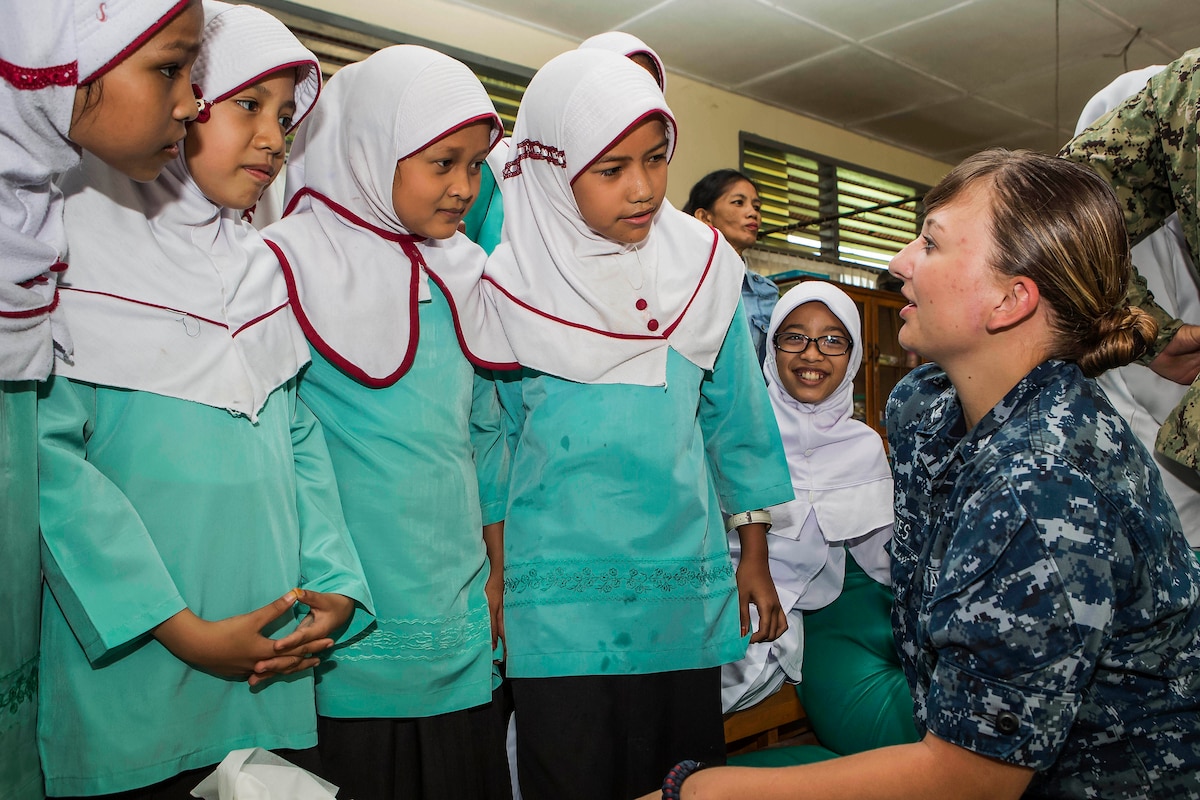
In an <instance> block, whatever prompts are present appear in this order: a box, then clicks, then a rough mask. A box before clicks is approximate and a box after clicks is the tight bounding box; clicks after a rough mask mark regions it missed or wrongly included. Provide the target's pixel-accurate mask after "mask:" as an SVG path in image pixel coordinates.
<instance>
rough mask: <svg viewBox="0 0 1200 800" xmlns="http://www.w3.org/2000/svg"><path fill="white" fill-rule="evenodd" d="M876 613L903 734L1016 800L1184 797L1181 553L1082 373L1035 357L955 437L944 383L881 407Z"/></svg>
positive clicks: (1196, 575) (1189, 763) (1197, 656)
mask: <svg viewBox="0 0 1200 800" xmlns="http://www.w3.org/2000/svg"><path fill="white" fill-rule="evenodd" d="M887 419H888V439H889V442H890V444H891V450H892V454H893V456H894V469H895V481H896V523H895V536H894V538H893V539H892V544H891V548H892V558H893V567H892V580H893V587H894V589H895V594H896V603H895V606H894V608H893V619H892V621H893V625H894V626H895V630H896V641H897V644H898V646H899V648H900V655H901V661H902V662H903V665H904V670H905V673H906V676H907V678H908V682H909V685H910V687H911V688H912V691H913V696H914V708H915V716H916V722H917V728H918V730H920V731H921V732H922V734H923V733H924V732H925V731H926V730H928V731H930V732H932V733H933V734H934V735H936V736H938V737H939V738H941V739H944V740H946V741H948V742H951V743H953V744H956V745H959V746H961V747H964V748H966V749H968V750H971V751H973V752H975V753H979V754H981V755H985V756H989V757H992V758H996V759H999V760H1001V761H1005V762H1008V763H1012V764H1018V765H1022V766H1026V767H1030V768H1032V769H1034V770H1036V774H1035V776H1034V778H1033V781H1032V783H1031V784H1030V786H1029V789H1028V790H1027V792H1026V794H1025V796H1026V797H1045V798H1154V800H1166V799H1167V798H1185V797H1186V798H1195V797H1200V564H1198V563H1197V561H1196V558H1195V557H1194V556H1193V555H1192V552H1191V550H1190V549H1189V548H1188V545H1187V542H1186V541H1185V540H1184V538H1183V535H1182V533H1181V532H1180V530H1179V521H1178V518H1177V517H1176V514H1175V509H1174V507H1173V506H1172V505H1171V503H1170V501H1169V500H1168V499H1167V495H1166V494H1165V492H1164V490H1163V487H1162V482H1161V480H1160V478H1159V475H1158V470H1157V468H1156V467H1155V466H1154V465H1153V462H1152V461H1151V460H1150V457H1149V455H1148V453H1147V452H1146V451H1145V449H1144V448H1143V447H1142V445H1141V444H1140V443H1139V442H1138V440H1137V438H1136V437H1135V436H1134V435H1133V434H1132V433H1131V432H1130V430H1129V428H1128V426H1127V425H1126V423H1125V422H1124V420H1122V419H1121V417H1120V416H1119V415H1118V414H1117V413H1116V412H1115V411H1114V410H1113V409H1112V407H1111V405H1110V404H1109V403H1108V400H1107V398H1106V397H1105V396H1104V395H1103V393H1102V392H1101V390H1100V389H1099V388H1098V387H1097V386H1096V384H1095V383H1094V382H1093V381H1091V380H1087V379H1085V378H1084V377H1083V375H1082V373H1080V371H1079V369H1078V367H1076V366H1075V365H1074V364H1067V363H1064V362H1060V361H1047V362H1045V363H1043V364H1041V365H1039V366H1038V367H1036V368H1035V369H1034V370H1033V371H1032V372H1030V373H1029V375H1027V376H1026V377H1025V378H1024V379H1022V380H1021V382H1020V383H1018V384H1017V386H1015V387H1014V388H1013V389H1012V390H1011V391H1010V392H1009V393H1008V394H1007V395H1006V396H1005V398H1004V399H1003V400H1002V401H1001V402H1000V403H998V404H997V405H996V407H995V408H993V409H992V410H991V411H990V412H989V413H988V414H987V415H986V416H985V417H984V418H983V419H982V420H981V421H980V422H979V424H978V425H976V426H975V428H974V430H972V431H970V432H969V433H968V432H967V431H966V430H965V422H964V421H963V416H962V411H961V406H960V405H959V402H958V399H957V394H956V392H955V390H954V388H953V387H952V386H951V384H950V381H949V379H948V378H947V377H946V375H945V373H944V372H942V371H941V370H940V369H939V368H938V367H937V366H936V365H934V364H927V365H925V366H922V367H919V368H918V369H916V370H914V371H913V372H912V373H911V374H910V375H909V376H908V377H907V378H905V379H904V380H903V381H902V382H901V383H900V384H899V385H898V386H897V387H896V389H895V391H893V393H892V396H891V399H890V401H889V403H888V409H887Z"/></svg>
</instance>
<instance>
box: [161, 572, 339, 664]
mask: <svg viewBox="0 0 1200 800" xmlns="http://www.w3.org/2000/svg"><path fill="white" fill-rule="evenodd" d="M296 598H297V596H296V593H295V591H294V590H293V591H290V592H288V593H287V594H286V595H284V596H283V597H281V598H279V599H278V600H276V601H274V602H272V603H268V604H267V605H265V606H263V607H262V608H260V609H257V610H256V611H251V612H250V613H248V614H239V615H237V616H234V617H226V618H225V619H221V620H217V621H215V622H208V621H207V620H203V619H201V618H200V617H197V616H196V615H195V614H193V613H192V611H191V610H190V609H186V608H185V609H184V610H183V611H180V612H179V613H178V614H176V615H175V616H173V617H171V618H170V619H168V620H167V621H165V622H163V623H160V624H159V625H158V627H156V628H155V629H154V637H155V638H156V639H158V641H160V642H161V643H162V644H163V646H164V647H166V648H167V649H168V650H170V651H171V653H172V654H173V655H174V656H175V657H176V658H178V659H180V660H181V661H186V662H187V663H189V664H192V665H194V666H196V667H199V668H200V669H203V670H205V671H207V672H212V673H214V674H217V675H228V676H234V677H241V678H245V677H247V676H249V675H250V674H251V673H253V672H254V671H255V666H256V665H257V664H258V663H260V662H261V661H262V660H263V659H267V658H270V657H271V656H273V655H274V654H275V647H274V644H275V643H274V642H273V641H272V640H271V639H269V638H268V637H266V636H263V635H262V629H263V628H265V627H267V626H268V625H270V624H271V623H272V622H274V621H275V620H276V619H278V618H279V617H281V616H283V615H284V614H287V613H289V612H290V611H291V609H292V605H293V604H294V603H295V602H296ZM293 660H294V659H293ZM303 662H304V663H306V664H307V667H311V666H315V665H316V664H317V663H318V661H317V659H315V658H309V659H304V660H303ZM307 667H305V668H307Z"/></svg>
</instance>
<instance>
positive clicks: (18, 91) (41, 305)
mask: <svg viewBox="0 0 1200 800" xmlns="http://www.w3.org/2000/svg"><path fill="white" fill-rule="evenodd" d="M186 5H187V0H116V2H105V3H98V2H83V0H76V2H70V0H39V2H29V3H16V4H11V7H10V8H9V9H8V12H7V14H6V15H5V19H4V24H3V25H0V78H2V79H3V84H2V85H0V253H3V257H2V258H0V380H22V379H29V378H45V377H46V376H47V375H48V374H50V370H51V365H52V362H53V349H54V346H53V342H52V338H51V321H50V319H49V314H50V312H51V310H52V309H53V308H54V307H55V305H56V304H57V294H56V292H55V286H56V283H57V279H58V274H59V272H60V271H61V270H62V269H64V268H65V265H64V264H63V262H64V261H65V260H66V254H67V237H66V232H65V231H64V230H63V224H62V213H63V211H62V193H61V192H60V191H59V189H58V187H57V186H55V185H54V182H53V177H54V176H55V175H57V174H60V173H63V172H66V171H67V170H68V169H71V168H72V167H74V166H76V165H77V164H78V163H79V150H78V148H77V147H75V146H74V145H73V144H71V142H70V140H69V139H68V138H67V135H68V132H69V130H70V127H71V110H72V107H73V104H74V100H75V87H76V84H78V83H83V82H88V81H91V80H95V78H96V77H97V76H98V75H100V74H103V72H104V71H106V70H107V69H110V68H111V67H112V66H114V65H116V64H118V63H120V61H121V60H122V59H123V58H124V57H125V56H127V55H129V53H131V52H133V51H134V50H136V49H137V48H138V47H140V46H141V45H142V44H143V43H144V42H145V41H146V40H147V39H149V38H150V37H151V36H153V35H154V34H155V33H157V32H158V31H159V29H160V28H162V27H163V26H164V25H165V24H167V23H168V22H169V21H170V20H171V19H173V18H174V17H175V15H176V14H178V13H179V12H180V11H182V10H183V8H184V7H185V6H186ZM72 21H74V24H72ZM81 77H82V78H83V80H82V81H81V80H80V78H81ZM53 340H54V341H57V343H58V347H59V348H60V349H61V350H63V351H64V352H70V349H71V340H70V337H69V336H68V334H67V331H66V329H65V327H64V326H62V325H61V324H60V323H59V321H58V319H57V317H56V318H55V319H54V321H53Z"/></svg>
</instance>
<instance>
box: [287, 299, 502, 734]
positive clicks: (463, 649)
mask: <svg viewBox="0 0 1200 800" xmlns="http://www.w3.org/2000/svg"><path fill="white" fill-rule="evenodd" d="M429 289H430V293H431V295H432V300H431V301H430V302H427V303H421V304H420V305H419V311H418V324H417V325H415V326H414V334H413V335H414V336H416V335H418V331H419V339H418V342H417V349H416V355H415V356H414V360H413V363H412V366H411V367H410V369H409V370H408V371H407V372H406V373H405V374H404V375H403V377H401V378H400V379H399V380H398V381H396V382H395V383H393V384H392V385H391V386H387V387H384V388H371V387H368V386H366V385H364V384H361V383H359V382H357V381H355V380H354V379H352V378H350V377H348V376H347V375H346V374H345V373H343V372H342V371H340V370H339V369H337V367H335V366H334V365H333V364H331V363H330V362H329V361H328V360H326V359H325V358H324V357H323V356H322V355H320V354H319V353H318V352H317V351H316V350H315V349H314V351H313V354H312V359H313V363H312V365H311V366H310V367H309V369H308V371H307V372H306V373H305V374H304V378H303V380H302V382H301V387H300V392H301V395H302V397H303V398H304V400H305V402H306V403H308V404H309V406H310V407H311V408H312V409H313V412H314V413H315V414H316V415H317V417H318V418H320V419H321V420H322V422H323V423H324V428H325V436H326V438H327V440H328V442H329V449H330V453H331V455H332V458H333V465H334V471H335V473H336V474H337V480H338V485H339V488H340V490H341V497H342V503H343V506H344V508H345V512H346V520H347V523H348V524H349V527H350V533H351V536H352V537H353V539H354V542H355V545H356V547H357V548H358V552H359V553H360V554H361V556H362V559H363V565H364V568H365V569H366V572H367V579H368V583H369V584H370V586H371V589H372V592H373V594H374V597H375V602H376V603H377V608H378V619H377V623H376V627H375V628H373V629H372V630H370V631H368V632H366V633H365V634H364V635H362V636H360V637H358V638H357V639H355V640H354V641H353V642H350V643H349V644H348V645H347V646H346V647H344V648H341V649H340V650H339V651H338V655H337V658H336V659H334V660H332V661H330V662H328V663H327V664H325V665H323V666H322V667H321V668H320V670H319V679H318V683H317V703H318V708H319V711H320V713H321V715H322V716H329V717H343V718H370V717H429V716H434V715H437V714H443V713H447V712H451V711H458V710H461V709H466V708H472V707H474V706H479V705H482V704H484V703H488V702H490V700H491V693H492V688H493V686H494V676H493V670H492V649H491V624H490V620H489V615H488V606H487V598H486V596H485V595H484V584H485V583H486V581H487V578H488V574H489V564H488V560H487V555H486V552H485V550H484V543H483V534H482V526H483V525H485V524H490V523H493V522H498V521H500V520H502V519H503V518H504V505H505V499H506V487H505V481H506V478H507V471H508V454H507V450H506V449H505V444H504V439H503V433H502V431H501V427H500V409H499V404H498V401H497V399H496V391H495V388H494V387H493V385H492V383H491V381H488V380H485V379H483V378H481V377H480V376H478V375H477V374H476V372H475V369H474V368H473V367H472V365H471V363H470V362H469V361H468V360H467V358H466V356H464V355H463V353H462V350H461V346H460V344H459V341H458V336H457V333H456V331H455V327H454V321H453V317H452V315H451V312H450V307H449V304H448V303H447V302H446V299H445V297H444V295H443V294H442V292H441V290H440V289H439V288H438V286H437V284H436V283H434V282H433V281H430V283H429Z"/></svg>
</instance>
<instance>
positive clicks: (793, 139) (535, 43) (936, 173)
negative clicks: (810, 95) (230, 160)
mask: <svg viewBox="0 0 1200 800" xmlns="http://www.w3.org/2000/svg"><path fill="white" fill-rule="evenodd" d="M587 1H589V2H590V0H587ZM294 2H296V3H297V4H298V5H305V6H310V7H313V8H318V9H321V10H324V11H327V12H329V13H332V14H340V15H342V16H346V17H352V18H355V19H358V20H361V21H363V22H366V23H369V24H372V25H378V26H380V27H382V28H387V29H389V30H393V31H397V32H400V33H406V34H409V35H411V36H416V37H419V38H422V39H428V40H430V41H433V42H441V43H444V44H446V45H448V46H451V47H457V48H460V49H462V50H467V51H470V52H473V53H479V54H481V55H484V56H488V57H490V58H495V59H499V60H501V61H507V62H509V63H512V64H518V65H521V66H524V67H528V68H530V69H537V68H538V67H539V66H541V65H542V64H544V63H545V62H546V61H548V60H550V59H551V58H553V57H554V56H556V55H558V54H559V53H561V52H563V51H564V50H570V49H572V48H573V47H575V46H576V45H577V44H578V42H576V41H574V40H571V39H565V38H563V37H561V36H559V35H557V34H552V33H548V32H546V31H543V30H539V29H537V28H532V27H529V26H527V25H524V24H522V23H518V22H515V21H509V20H505V19H503V18H499V17H495V16H493V15H491V14H486V13H484V12H482V11H477V10H475V9H472V8H466V7H463V6H459V5H453V4H451V3H447V2H444V1H443V0H387V1H386V2H385V1H384V0H337V2H334V1H333V0H294ZM597 33H600V31H597ZM648 44H649V45H650V46H651V47H653V46H654V42H648ZM668 75H669V77H668V81H667V103H668V104H669V105H670V106H671V110H672V111H673V112H674V113H675V117H676V119H677V121H678V123H679V131H680V135H679V148H678V150H677V152H676V154H675V158H674V159H673V160H672V162H671V178H670V188H669V191H668V196H669V198H670V200H671V202H672V203H674V204H675V205H676V206H681V205H683V202H684V200H686V199H687V193H688V190H689V189H690V188H691V186H692V184H693V183H695V182H696V181H697V180H698V179H699V178H700V177H702V176H703V175H705V174H706V173H708V172H710V171H712V170H714V169H720V168H723V167H733V168H736V167H737V166H738V155H739V153H738V132H739V131H741V130H745V131H747V132H749V133H754V134H758V135H760V136H764V137H766V138H768V139H773V140H775V141H778V142H783V143H785V144H790V145H793V146H795V147H800V148H803V149H805V150H811V151H813V152H815V153H820V154H822V155H825V156H828V157H830V158H836V159H840V160H842V161H849V162H851V163H854V164H859V165H861V166H864V167H868V168H870V169H875V170H879V171H881V172H887V173H890V174H892V175H896V176H898V177H900V178H906V179H908V180H913V181H919V182H921V183H927V184H933V183H936V182H937V181H938V180H939V179H940V178H941V177H942V175H944V174H945V173H946V172H947V171H948V170H949V168H950V166H952V165H949V164H943V163H942V162H939V161H934V160H932V159H929V158H925V157H923V156H918V155H916V154H914V153H910V152H908V151H906V150H901V149H899V148H896V147H892V146H890V145H886V144H882V143H880V142H876V141H873V140H871V139H867V138H865V137H862V136H858V135H856V134H852V133H848V132H847V131H844V130H842V129H841V128H837V127H834V126H831V125H826V124H824V123H821V122H818V121H816V120H813V119H809V118H808V117H803V116H800V115H798V114H792V113H789V112H787V111H783V110H781V109H778V108H776V107H774V106H770V105H766V104H764V103H760V102H757V101H754V100H750V99H748V98H745V97H740V96H738V95H735V94H732V93H730V92H726V91H722V90H720V89H715V88H713V87H711V86H708V85H706V84H703V83H698V82H696V81H692V80H688V79H687V78H683V77H680V76H679V75H675V74H671V73H670V71H669V70H668Z"/></svg>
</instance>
